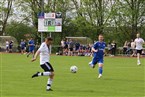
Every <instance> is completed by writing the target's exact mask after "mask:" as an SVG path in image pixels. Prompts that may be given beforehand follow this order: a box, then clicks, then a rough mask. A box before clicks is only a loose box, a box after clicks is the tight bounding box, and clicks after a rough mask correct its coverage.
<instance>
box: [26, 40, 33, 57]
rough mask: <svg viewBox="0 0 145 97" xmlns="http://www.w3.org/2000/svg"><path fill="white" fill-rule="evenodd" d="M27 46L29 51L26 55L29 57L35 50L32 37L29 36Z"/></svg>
mask: <svg viewBox="0 0 145 97" xmlns="http://www.w3.org/2000/svg"><path fill="white" fill-rule="evenodd" d="M28 46H29V53H28V54H27V57H29V55H30V54H31V53H32V55H33V57H34V50H35V42H34V40H33V38H31V39H30V40H29V42H28Z"/></svg>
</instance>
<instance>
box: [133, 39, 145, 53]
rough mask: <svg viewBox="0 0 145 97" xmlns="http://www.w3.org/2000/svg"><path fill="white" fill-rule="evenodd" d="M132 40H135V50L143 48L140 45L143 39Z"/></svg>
mask: <svg viewBox="0 0 145 97" xmlns="http://www.w3.org/2000/svg"><path fill="white" fill-rule="evenodd" d="M134 42H135V45H136V49H137V50H142V49H143V47H142V46H143V43H144V40H143V39H142V38H136V39H135V41H134Z"/></svg>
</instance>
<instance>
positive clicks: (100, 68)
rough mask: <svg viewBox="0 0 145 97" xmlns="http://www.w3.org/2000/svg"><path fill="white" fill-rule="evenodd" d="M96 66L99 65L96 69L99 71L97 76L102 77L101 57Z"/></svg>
mask: <svg viewBox="0 0 145 97" xmlns="http://www.w3.org/2000/svg"><path fill="white" fill-rule="evenodd" d="M98 67H99V69H98V72H99V76H98V78H101V77H102V73H103V59H100V60H99V61H98Z"/></svg>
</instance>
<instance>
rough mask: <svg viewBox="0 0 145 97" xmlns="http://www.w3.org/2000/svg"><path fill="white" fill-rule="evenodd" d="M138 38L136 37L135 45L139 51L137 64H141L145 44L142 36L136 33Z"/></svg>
mask: <svg viewBox="0 0 145 97" xmlns="http://www.w3.org/2000/svg"><path fill="white" fill-rule="evenodd" d="M136 37H137V38H136V39H135V41H134V42H135V46H136V48H135V49H136V51H137V65H141V62H140V56H141V54H142V49H143V44H144V40H143V39H142V38H140V34H137V35H136Z"/></svg>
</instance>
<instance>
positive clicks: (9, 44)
mask: <svg viewBox="0 0 145 97" xmlns="http://www.w3.org/2000/svg"><path fill="white" fill-rule="evenodd" d="M13 43H14V42H13V41H12V40H10V41H8V40H6V52H9V53H12V48H13Z"/></svg>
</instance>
